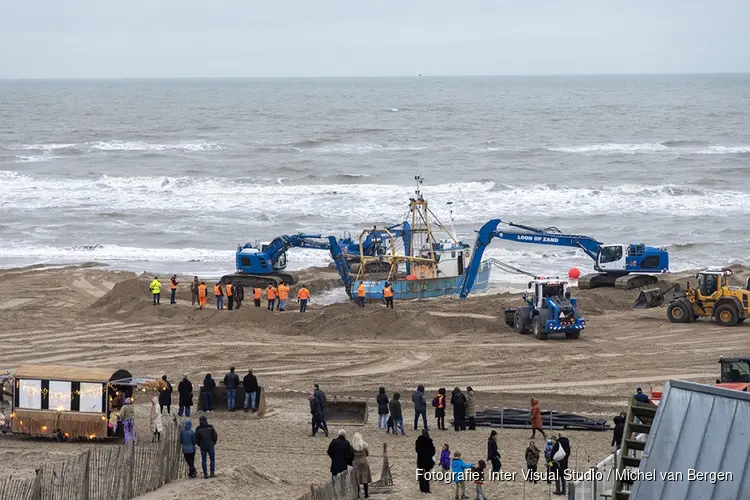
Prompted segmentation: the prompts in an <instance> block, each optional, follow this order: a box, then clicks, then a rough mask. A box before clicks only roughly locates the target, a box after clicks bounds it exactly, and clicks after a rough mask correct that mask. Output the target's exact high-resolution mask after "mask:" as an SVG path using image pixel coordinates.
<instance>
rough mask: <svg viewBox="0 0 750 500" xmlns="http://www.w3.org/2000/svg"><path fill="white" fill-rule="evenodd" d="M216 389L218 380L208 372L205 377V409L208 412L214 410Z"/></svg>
mask: <svg viewBox="0 0 750 500" xmlns="http://www.w3.org/2000/svg"><path fill="white" fill-rule="evenodd" d="M214 389H216V381H215V380H214V379H213V377H211V374H210V373H206V376H205V378H204V379H203V411H205V412H206V413H208V412H210V411H214Z"/></svg>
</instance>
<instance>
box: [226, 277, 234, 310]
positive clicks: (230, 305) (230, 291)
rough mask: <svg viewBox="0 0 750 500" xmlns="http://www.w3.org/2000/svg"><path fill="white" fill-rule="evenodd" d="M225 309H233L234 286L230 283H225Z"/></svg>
mask: <svg viewBox="0 0 750 500" xmlns="http://www.w3.org/2000/svg"><path fill="white" fill-rule="evenodd" d="M226 289H227V309H229V310H230V311H231V310H232V309H233V308H234V286H233V285H232V284H231V283H227V286H226Z"/></svg>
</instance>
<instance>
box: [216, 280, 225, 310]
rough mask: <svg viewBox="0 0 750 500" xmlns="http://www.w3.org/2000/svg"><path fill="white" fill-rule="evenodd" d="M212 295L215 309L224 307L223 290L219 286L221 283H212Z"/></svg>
mask: <svg viewBox="0 0 750 500" xmlns="http://www.w3.org/2000/svg"><path fill="white" fill-rule="evenodd" d="M214 297H216V309H218V310H219V311H221V310H222V309H224V290H223V289H222V288H221V283H215V284H214Z"/></svg>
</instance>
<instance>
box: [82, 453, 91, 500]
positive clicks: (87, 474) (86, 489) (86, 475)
mask: <svg viewBox="0 0 750 500" xmlns="http://www.w3.org/2000/svg"><path fill="white" fill-rule="evenodd" d="M85 460H86V464H85V465H84V467H83V488H81V494H82V496H83V500H89V499H90V497H91V492H90V488H91V448H89V449H88V450H87V451H86V458H85Z"/></svg>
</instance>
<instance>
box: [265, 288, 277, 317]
mask: <svg viewBox="0 0 750 500" xmlns="http://www.w3.org/2000/svg"><path fill="white" fill-rule="evenodd" d="M266 298H267V299H268V310H269V311H273V307H274V304H276V287H274V286H273V285H270V284H269V285H268V286H267V287H266Z"/></svg>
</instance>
